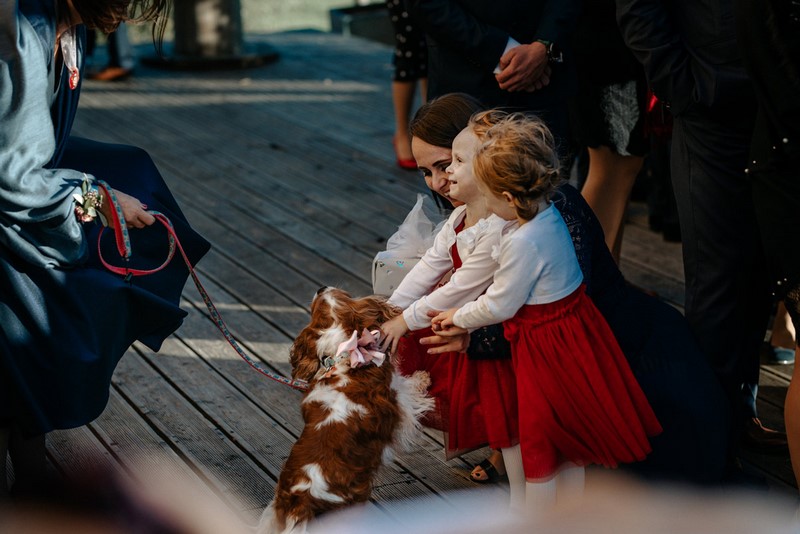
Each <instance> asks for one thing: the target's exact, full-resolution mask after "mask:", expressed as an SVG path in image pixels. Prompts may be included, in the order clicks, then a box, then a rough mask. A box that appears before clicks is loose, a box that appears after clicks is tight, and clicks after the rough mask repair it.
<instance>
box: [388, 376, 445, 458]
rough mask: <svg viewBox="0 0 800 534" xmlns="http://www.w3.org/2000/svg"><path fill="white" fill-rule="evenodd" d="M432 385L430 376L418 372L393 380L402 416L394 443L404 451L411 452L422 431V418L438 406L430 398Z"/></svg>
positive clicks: (395, 377) (396, 377)
mask: <svg viewBox="0 0 800 534" xmlns="http://www.w3.org/2000/svg"><path fill="white" fill-rule="evenodd" d="M430 384H431V379H430V376H428V373H426V372H425V371H416V372H415V373H414V374H412V375H411V376H401V375H395V376H394V379H393V380H392V387H393V388H394V390H395V391H396V392H397V403H398V405H399V406H400V414H401V415H400V424H399V425H398V427H397V431H396V432H395V440H394V441H395V444H396V445H398V446H399V447H401V448H402V449H403V450H411V448H412V447H413V445H414V438H415V437H416V436H417V435H418V433H419V430H420V422H419V421H420V418H421V417H422V416H423V415H425V413H427V412H429V411H431V410H433V409H434V407H435V405H436V402H435V401H434V399H433V398H431V397H429V396H428V386H430Z"/></svg>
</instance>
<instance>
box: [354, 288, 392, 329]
mask: <svg viewBox="0 0 800 534" xmlns="http://www.w3.org/2000/svg"><path fill="white" fill-rule="evenodd" d="M357 308H358V309H359V311H358V313H359V315H361V316H362V317H363V318H364V319H367V321H368V322H369V324H367V325H364V326H365V327H367V328H372V327H374V326H380V325H382V324H383V323H385V322H386V321H388V320H389V319H393V318H394V317H396V316H397V315H399V314H400V312H401V311H402V310H400V308H398V307H396V306H392V305H391V304H389V303H388V302H387V300H386V297H382V296H379V295H373V296H369V297H364V298H361V299H359V300H358V303H357Z"/></svg>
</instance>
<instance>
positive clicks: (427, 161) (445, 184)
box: [411, 137, 462, 206]
mask: <svg viewBox="0 0 800 534" xmlns="http://www.w3.org/2000/svg"><path fill="white" fill-rule="evenodd" d="M411 152H412V153H413V154H414V159H415V160H416V161H417V166H418V167H419V170H421V171H422V177H423V178H425V183H426V184H427V186H428V188H429V189H431V190H432V191H435V192H437V193H439V194H440V195H442V196H443V197H445V198H446V199H447V200H449V201H450V202H452V203H453V205H454V206H458V205H460V204H462V202H459V201H457V200H455V199H453V198H451V197H450V181H449V180H448V179H447V172H445V170H446V169H447V167H448V166H449V165H450V162H451V161H452V152H451V150H450V149H449V148H446V147H441V146H436V145H432V144H430V143H426V142H425V141H423V140H422V139H420V138H419V137H412V138H411Z"/></svg>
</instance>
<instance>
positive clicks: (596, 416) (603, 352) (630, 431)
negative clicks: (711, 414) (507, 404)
mask: <svg viewBox="0 0 800 534" xmlns="http://www.w3.org/2000/svg"><path fill="white" fill-rule="evenodd" d="M503 326H504V329H505V335H506V338H508V340H509V341H510V342H511V347H512V355H513V360H514V365H515V370H516V377H517V391H518V392H519V418H520V419H519V431H520V446H521V450H522V460H523V468H524V470H525V477H526V478H527V479H528V480H529V481H536V480H542V479H548V478H550V477H552V476H553V475H554V474H555V473H556V472H557V470H558V468H559V466H560V465H561V464H563V463H565V462H572V463H575V464H578V465H587V464H600V465H604V466H606V467H616V466H617V465H618V464H620V463H628V462H636V461H640V460H642V459H644V457H645V456H646V455H647V454H648V453H649V452H650V450H651V448H650V442H649V440H648V437H650V436H655V435H657V434H659V433H660V432H661V425H660V424H659V422H658V420H657V419H656V416H655V414H654V413H653V410H652V409H651V408H650V404H649V402H648V401H647V399H646V398H645V396H644V393H642V390H641V388H640V387H639V384H638V383H637V382H636V379H635V378H634V376H633V373H632V372H631V369H630V367H629V366H628V362H627V360H626V359H625V356H624V355H623V354H622V350H620V348H619V345H618V344H617V341H616V339H615V338H614V334H613V333H612V332H611V329H610V328H609V327H608V324H607V323H606V321H605V319H604V318H603V316H602V315H601V314H600V312H599V311H598V310H597V308H596V307H595V305H594V303H592V301H591V300H590V299H589V297H587V296H586V293H585V290H584V287H583V286H581V287H580V288H579V289H578V290H576V291H575V292H574V293H572V294H571V295H570V296H568V297H566V298H564V299H562V300H559V301H557V302H553V303H549V304H542V305H529V306H523V307H522V308H521V309H520V310H519V311H518V312H517V315H516V316H514V317H513V318H512V319H509V320H508V321H506V322H505V323H504V324H503Z"/></svg>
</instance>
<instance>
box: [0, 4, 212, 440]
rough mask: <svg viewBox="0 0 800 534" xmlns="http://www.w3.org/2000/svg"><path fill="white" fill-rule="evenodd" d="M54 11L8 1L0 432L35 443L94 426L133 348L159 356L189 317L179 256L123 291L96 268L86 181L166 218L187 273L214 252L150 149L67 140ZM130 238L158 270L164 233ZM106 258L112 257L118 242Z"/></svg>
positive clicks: (4, 23) (0, 38)
mask: <svg viewBox="0 0 800 534" xmlns="http://www.w3.org/2000/svg"><path fill="white" fill-rule="evenodd" d="M54 6H55V2H54V1H45V0H19V2H18V3H17V2H15V1H14V0H10V1H7V0H4V1H3V2H2V3H1V4H0V426H8V425H9V424H15V425H19V426H20V427H21V428H22V430H23V431H24V432H25V433H27V434H41V433H44V432H48V431H50V430H53V429H57V428H70V427H75V426H79V425H83V424H85V423H87V422H89V421H91V420H92V419H94V418H96V417H97V416H98V415H99V414H100V413H101V412H102V410H103V408H104V407H105V405H106V403H107V401H108V392H109V384H110V381H111V376H112V374H113V372H114V369H115V367H116V365H117V363H118V361H119V359H120V358H121V357H122V355H123V354H124V353H125V351H126V350H127V349H128V348H129V347H130V345H131V344H132V343H133V342H134V341H136V340H139V341H141V342H143V343H145V344H146V345H147V346H149V347H150V348H152V349H153V350H158V348H159V347H160V346H161V343H162V342H163V340H164V339H165V338H166V337H167V336H168V335H170V334H171V333H172V332H173V331H174V330H175V329H176V328H178V326H180V324H181V322H182V321H183V318H184V317H185V315H186V312H184V311H182V310H181V309H180V308H179V307H178V302H179V299H180V294H181V291H182V288H183V285H184V283H185V281H186V278H187V276H188V270H187V268H186V267H185V266H184V265H183V264H182V262H181V261H180V259H178V260H175V261H173V262H172V263H171V264H170V265H169V266H168V267H167V268H166V269H165V270H163V271H161V272H159V273H158V274H155V275H151V276H146V277H140V278H134V279H133V280H131V281H129V282H126V281H124V280H123V279H122V277H121V276H118V275H115V274H112V273H110V272H109V271H107V270H105V269H104V268H103V267H102V265H101V264H100V262H99V260H98V257H97V245H96V243H97V238H98V231H99V226H98V225H97V224H94V223H88V224H81V223H79V222H78V221H77V218H76V217H75V214H74V201H73V198H72V195H73V194H74V193H75V192H77V191H79V186H80V182H81V181H82V180H83V178H84V174H86V175H89V176H91V177H96V178H98V179H103V180H105V181H106V182H108V183H109V184H110V185H111V187H113V188H114V189H117V190H120V191H123V192H125V193H128V194H130V195H133V196H134V197H137V198H138V199H140V200H141V201H142V202H143V203H145V204H146V205H148V206H149V207H150V209H155V210H158V211H160V212H162V213H164V214H166V215H167V216H168V217H169V218H170V219H171V220H172V222H173V224H174V225H175V227H176V230H177V232H178V235H179V237H180V239H181V242H182V244H183V246H184V248H185V249H186V250H187V252H188V254H189V257H190V258H191V260H192V262H193V263H196V262H197V261H198V260H199V259H200V258H201V257H202V256H203V255H204V254H205V253H206V251H207V250H208V248H209V245H208V243H207V242H206V241H205V240H204V239H203V238H202V237H200V236H199V235H197V234H196V233H195V232H194V231H193V230H192V229H191V228H190V227H189V225H188V223H187V222H186V218H185V217H184V216H183V214H182V213H181V211H180V208H179V207H178V205H177V204H176V202H175V200H174V198H173V197H172V195H171V194H170V192H169V189H168V188H167V186H166V184H165V183H164V181H163V179H162V178H161V176H160V174H159V173H158V170H157V169H156V167H155V165H154V164H153V162H152V160H151V159H150V157H149V156H148V155H147V154H146V153H145V152H144V151H142V150H140V149H138V148H134V147H128V146H122V145H110V144H106V143H98V142H94V141H89V140H86V139H77V138H73V137H70V130H71V127H72V122H73V119H74V117H75V111H76V110H77V105H78V96H79V92H80V87H78V88H76V89H75V90H71V89H70V88H69V84H68V79H67V71H66V69H63V68H62V67H61V66H60V62H59V61H57V60H56V59H54V56H55V28H56V17H55V9H54ZM78 30H79V31H78V37H79V39H78V61H79V64H80V62H81V61H82V53H81V52H82V50H83V43H84V40H85V31H83V27H79V28H78ZM131 240H132V242H133V243H132V249H133V254H134V262H138V264H139V266H140V267H143V266H151V267H152V266H154V265H158V264H159V263H160V261H163V259H164V257H165V254H166V250H167V238H166V235H165V231H164V229H163V227H159V225H157V224H156V225H154V226H151V227H148V228H146V229H144V230H132V231H131ZM104 248H105V250H106V252H105V255H106V257H108V258H112V257H113V255H114V254H115V252H114V250H115V247H114V245H113V243H112V242H111V240H109V241H108V242H106V241H104ZM117 257H118V256H117Z"/></svg>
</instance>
